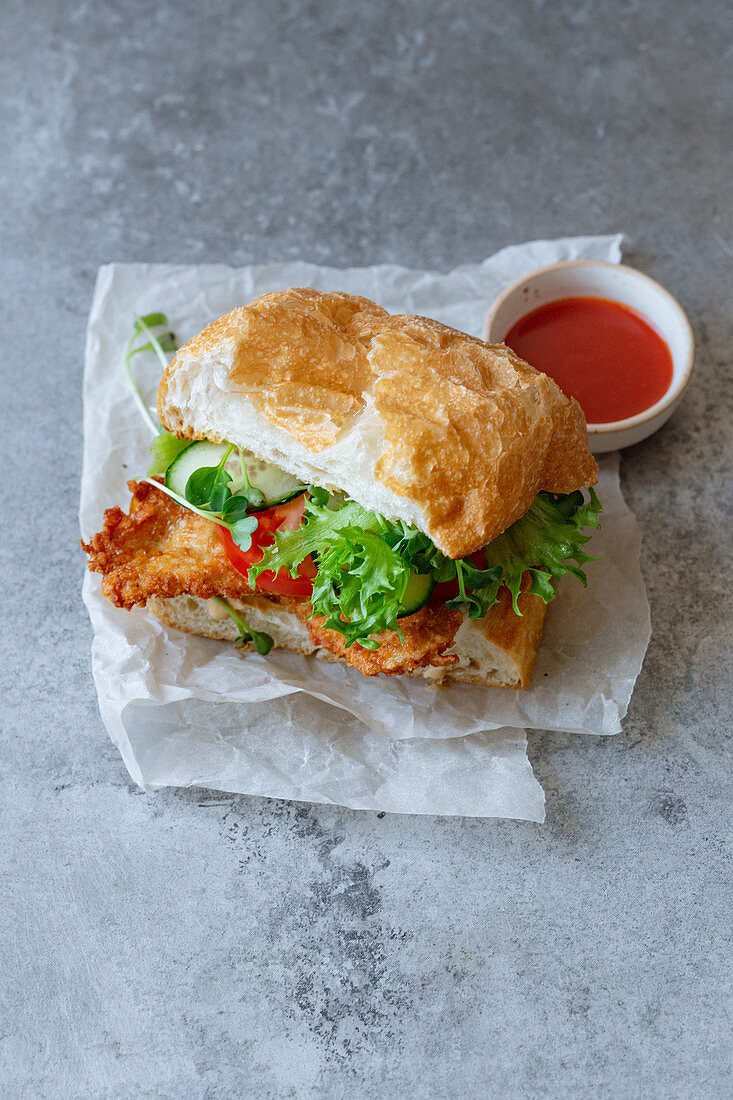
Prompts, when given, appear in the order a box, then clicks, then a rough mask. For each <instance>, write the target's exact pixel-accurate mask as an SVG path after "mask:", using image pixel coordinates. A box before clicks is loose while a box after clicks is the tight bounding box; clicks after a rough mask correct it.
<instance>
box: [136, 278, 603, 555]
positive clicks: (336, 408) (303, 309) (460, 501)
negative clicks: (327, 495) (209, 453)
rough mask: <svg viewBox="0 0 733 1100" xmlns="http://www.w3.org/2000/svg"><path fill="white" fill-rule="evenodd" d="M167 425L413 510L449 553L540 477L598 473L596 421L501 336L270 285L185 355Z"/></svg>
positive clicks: (164, 385) (390, 507)
mask: <svg viewBox="0 0 733 1100" xmlns="http://www.w3.org/2000/svg"><path fill="white" fill-rule="evenodd" d="M158 413H159V415H160V419H161V421H162V423H163V424H164V425H165V427H166V428H167V429H168V430H169V431H171V432H173V433H174V434H176V435H179V436H183V437H186V438H189V439H203V438H206V439H211V440H215V441H223V440H228V441H229V442H231V443H234V444H236V445H237V446H240V447H243V448H246V449H248V450H250V451H253V452H254V453H255V454H257V455H258V456H259V457H260V458H263V459H265V460H267V461H269V462H273V463H276V464H277V465H278V466H280V467H282V469H284V470H287V471H288V472H289V473H292V474H295V475H296V476H298V477H300V478H302V480H303V481H305V482H307V483H308V484H315V485H322V486H326V487H330V488H337V489H342V490H344V491H345V492H346V493H348V494H349V496H351V497H353V499H355V500H357V501H359V503H361V504H362V505H364V506H365V507H367V508H370V509H373V510H375V511H378V512H381V513H382V514H383V515H385V516H387V517H388V518H390V519H404V520H406V521H408V522H409V523H413V524H415V525H416V526H417V527H418V528H419V529H420V530H422V531H424V532H425V533H426V534H427V535H429V536H430V538H432V540H433V542H434V543H435V544H436V545H437V546H438V547H439V548H440V549H441V550H442V551H443V553H445V554H447V555H448V556H449V557H453V558H456V557H461V556H463V555H466V554H470V553H472V552H473V551H474V550H477V549H479V548H480V547H482V546H484V545H485V544H486V543H487V542H490V541H491V539H493V538H495V537H496V536H497V535H499V534H501V532H502V531H504V530H505V529H506V528H507V527H508V526H509V525H510V524H511V523H513V522H514V521H515V520H516V519H518V518H519V517H520V516H522V515H523V514H524V513H525V512H526V511H527V509H528V508H529V507H530V505H531V504H532V501H533V500H534V498H535V496H536V495H537V493H538V492H539V490H540V489H546V490H548V491H550V492H553V493H569V492H572V491H573V490H575V489H578V488H580V487H582V486H587V485H592V484H593V483H594V482H595V480H596V476H597V472H598V468H597V466H596V463H595V460H594V459H593V457H592V456H591V454H590V452H589V450H588V443H587V433H586V426H585V420H584V418H583V413H582V412H581V409H580V406H579V405H578V404H577V402H576V401H573V400H569V399H568V398H567V397H565V396H564V394H563V393H562V392H561V390H560V389H559V387H558V386H557V385H556V384H555V382H553V381H552V380H551V379H550V378H548V377H547V376H546V375H544V374H541V373H539V372H538V371H536V370H534V369H533V368H532V367H530V366H529V365H528V364H527V363H525V362H524V361H523V360H522V359H520V358H519V357H518V356H517V355H515V354H514V352H513V351H511V350H510V349H509V348H506V347H504V346H503V345H489V344H485V343H484V342H483V341H482V340H478V339H476V338H475V337H472V336H467V335H466V334H465V333H462V332H457V331H456V330H455V329H451V328H448V327H447V326H446V325H442V324H440V323H439V322H437V321H433V320H430V319H429V318H426V317H411V316H392V315H390V314H388V313H387V312H386V311H385V310H384V309H382V308H381V306H378V305H376V303H374V302H371V301H369V300H368V299H367V298H359V297H355V296H352V295H349V294H341V293H322V292H320V291H316V290H311V289H309V288H303V289H297V290H286V291H281V292H278V293H273V294H265V295H263V297H261V298H258V299H257V301H255V302H253V303H252V304H251V305H249V306H242V307H241V308H239V309H235V310H234V311H233V312H232V313H228V314H227V315H226V316H225V317H220V318H219V320H217V321H214V322H213V323H212V324H210V325H209V326H208V327H207V328H205V329H204V331H203V332H202V333H201V334H200V335H199V336H196V337H195V338H194V339H193V340H191V341H189V343H188V344H186V345H185V347H182V348H181V349H180V351H178V352H177V354H176V356H175V358H174V359H173V360H172V362H171V364H170V366H169V367H168V369H167V370H166V372H165V374H164V376H163V379H162V381H161V384H160V388H159V390H158Z"/></svg>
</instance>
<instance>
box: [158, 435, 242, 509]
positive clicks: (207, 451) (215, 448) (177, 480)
mask: <svg viewBox="0 0 733 1100" xmlns="http://www.w3.org/2000/svg"><path fill="white" fill-rule="evenodd" d="M226 449H227V445H226V443H209V442H207V441H206V440H202V442H200V443H191V445H190V446H188V447H186V449H185V451H181V453H180V454H179V455H177V456H176V457H175V458H174V459H173V461H172V462H171V464H170V466H169V467H168V469H167V470H166V472H165V484H166V487H167V488H168V489H172V490H173V492H174V493H178V495H179V497H185V495H186V485H187V484H188V479H189V478H190V476H191V474H192V473H194V471H196V470H198V469H199V468H200V467H201V466H218V465H219V463H220V462H221V460H222V458H223V457H224V455H225V453H226Z"/></svg>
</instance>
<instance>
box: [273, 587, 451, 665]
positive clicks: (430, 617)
mask: <svg viewBox="0 0 733 1100" xmlns="http://www.w3.org/2000/svg"><path fill="white" fill-rule="evenodd" d="M293 609H294V610H295V611H296V612H297V614H298V617H299V618H301V619H303V621H304V622H305V625H306V627H307V628H308V633H309V635H310V637H311V641H312V642H313V644H314V645H317V646H320V647H321V648H322V649H327V650H328V651H329V653H333V655H334V656H335V657H342V658H343V659H344V660H345V661H346V662H347V664H350V665H353V666H354V668H358V669H359V671H360V672H362V673H363V674H364V675H365V676H379V674H380V673H382V674H383V675H385V676H403V675H406V674H407V673H409V672H414V671H415V669H417V668H425V667H426V666H428V665H432V666H433V667H434V668H436V667H438V668H439V667H441V666H443V665H452V664H455V662H456V661H457V660H458V657H456V656H452V655H447V654H446V652H445V651H446V649H450V647H451V646H452V645H453V641H454V639H455V636H456V634H457V633H458V628H459V626H460V625H461V623H462V621H463V615H462V613H461V612H460V611H452V610H449V609H448V608H447V607H446V606H445V604H435V605H433V604H427V605H426V606H425V607H421V608H420V610H419V611H416V612H415V613H414V614H413V615H406V616H405V617H404V619H400V620H399V623H400V627H401V629H402V633H403V634H404V636H405V640H404V642H401V641H400V637H399V635H398V634H397V633H396V631H394V630H385V631H383V633H382V634H380V635H379V643H380V644H379V649H364V647H363V646H360V645H357V644H354V645H352V646H349V648H348V649H347V648H346V639H345V638H344V636H343V634H339V632H338V631H337V630H330V629H327V628H326V627H324V625H323V624H324V622H325V621H326V620H325V619H324V617H323V616H322V615H314V616H313V618H312V619H309V618H307V617H306V616H307V615H308V614H310V611H311V607H310V604H303V603H299V604H296V603H295V602H294V604H293Z"/></svg>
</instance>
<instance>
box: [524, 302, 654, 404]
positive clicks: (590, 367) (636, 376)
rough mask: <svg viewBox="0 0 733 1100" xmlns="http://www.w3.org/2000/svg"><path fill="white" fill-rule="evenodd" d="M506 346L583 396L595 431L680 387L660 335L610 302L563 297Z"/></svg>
mask: <svg viewBox="0 0 733 1100" xmlns="http://www.w3.org/2000/svg"><path fill="white" fill-rule="evenodd" d="M504 343H505V344H508V345H509V347H510V348H512V349H513V350H514V351H516V353H517V355H521V357H522V359H526V360H527V362H528V363H531V365H532V366H533V367H536V369H537V370H541V371H544V373H545V374H549V375H550V377H551V378H554V379H555V381H556V382H557V383H558V385H559V386H560V389H561V390H563V392H564V393H566V394H567V395H568V396H569V397H575V398H576V399H577V401H578V403H579V404H580V407H581V408H582V410H583V412H584V413H585V418H586V420H587V421H588V423H589V424H610V423H612V422H613V421H615V420H626V418H627V417H629V416H636V414H637V413H640V412H644V410H645V409H648V408H650V407H651V406H652V405H654V404H656V402H657V401H659V399H660V398H661V397H663V396H664V394H665V393H666V392H667V390H668V389H669V386H670V383H671V382H672V355H671V353H670V350H669V348H668V347H667V345H666V343H665V342H664V340H663V339H662V337H661V336H660V335H659V333H658V332H656V331H655V329H653V328H652V326H651V325H650V324H649V322H648V321H646V320H645V319H644V318H643V317H641V316H640V315H639V314H638V313H635V312H634V310H633V309H629V307H628V306H623V305H621V304H620V303H618V302H611V301H608V300H607V299H606V298H561V299H560V301H557V302H548V303H547V305H544V306H540V307H539V309H534V310H532V312H531V313H528V314H526V315H525V316H524V317H522V318H521V319H520V320H519V321H517V323H516V324H515V325H513V326H512V328H511V329H510V330H509V332H508V333H507V335H506V336H505V337H504Z"/></svg>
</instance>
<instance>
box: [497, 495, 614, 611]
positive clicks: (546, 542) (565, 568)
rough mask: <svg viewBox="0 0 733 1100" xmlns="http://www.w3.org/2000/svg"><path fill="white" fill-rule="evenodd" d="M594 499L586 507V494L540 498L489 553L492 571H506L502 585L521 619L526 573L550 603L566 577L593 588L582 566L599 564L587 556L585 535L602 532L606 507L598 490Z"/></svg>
mask: <svg viewBox="0 0 733 1100" xmlns="http://www.w3.org/2000/svg"><path fill="white" fill-rule="evenodd" d="M589 496H590V499H589V500H588V501H584V498H583V493H582V491H581V490H580V489H578V490H577V492H575V493H569V494H567V495H566V496H557V495H555V494H554V493H539V494H538V495H537V497H536V498H535V500H534V503H533V504H532V507H531V508H530V509H529V511H528V512H526V513H525V514H524V515H523V516H522V518H521V519H518V520H517V522H516V523H513V524H512V526H511V527H509V528H508V529H507V530H506V531H505V532H504V534H503V535H499V537H498V538H495V539H494V540H493V542H490V543H489V545H488V546H487V547H486V563H485V564H486V568H487V569H491V568H493V567H497V568H499V569H501V584H505V585H506V586H507V588H508V589H509V591H510V592H511V594H512V604H513V607H514V610H515V611H516V613H517V614H519V613H520V612H519V608H518V606H517V599H518V597H519V593H520V590H521V587H522V577H523V576H524V574H525V573H529V574H530V576H531V578H532V586H531V588H530V589H529V591H530V592H532V593H533V594H534V595H535V596H539V597H540V599H542V600H544V601H545V603H549V602H550V600H552V599H553V598H554V596H555V594H556V589H555V586H554V584H553V581H559V580H561V579H562V577H564V576H565V574H566V573H572V575H573V576H574V577H577V579H578V580H579V581H580V582H581V584H583V585H584V586H585V585H587V584H588V579H587V577H586V575H585V572H584V571H583V568H582V566H583V565H585V564H586V563H587V562H589V561H597V560H598V559H597V558H593V557H591V556H590V555H589V554H586V553H585V551H584V550H583V546H584V545H585V543H586V542H588V540H589V539H590V535H584V534H583V532H582V529H583V528H584V527H594V528H598V527H600V526H601V521H600V516H599V513H600V511H601V503H600V501H599V499H598V497H597V496H596V493H595V491H594V490H593V489H590V490H589ZM497 595H498V592H497Z"/></svg>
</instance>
